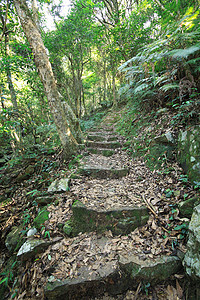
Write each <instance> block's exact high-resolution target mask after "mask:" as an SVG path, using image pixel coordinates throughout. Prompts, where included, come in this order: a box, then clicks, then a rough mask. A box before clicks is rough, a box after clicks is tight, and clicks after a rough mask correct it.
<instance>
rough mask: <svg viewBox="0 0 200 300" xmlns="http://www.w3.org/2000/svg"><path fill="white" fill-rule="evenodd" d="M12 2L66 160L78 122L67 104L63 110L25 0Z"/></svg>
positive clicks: (77, 131) (42, 44)
mask: <svg viewBox="0 0 200 300" xmlns="http://www.w3.org/2000/svg"><path fill="white" fill-rule="evenodd" d="M13 2H14V5H15V8H16V11H17V14H18V17H19V19H20V22H21V25H22V28H23V30H24V33H25V35H26V37H27V39H28V42H29V44H30V47H31V49H32V52H33V55H34V61H35V65H36V67H37V70H38V73H39V76H40V79H41V81H42V83H43V86H44V89H45V92H46V96H47V99H48V103H49V106H50V109H51V113H52V115H53V117H54V121H55V125H56V128H57V131H58V134H59V137H60V140H61V143H62V146H63V148H64V154H65V158H67V159H68V158H70V157H71V155H72V154H73V153H74V151H75V149H76V147H77V144H78V142H77V139H76V138H75V137H74V136H73V133H72V128H71V125H73V126H74V127H73V126H72V127H73V129H74V128H76V135H77V136H79V124H78V120H77V119H76V117H75V115H74V114H73V112H72V110H71V111H70V108H69V106H68V104H67V103H65V109H66V111H64V109H63V105H62V97H61V95H60V94H59V92H58V90H57V86H56V81H55V78H54V75H53V71H52V67H51V64H50V62H49V58H48V56H47V52H46V49H45V47H44V43H43V41H42V38H41V34H40V32H39V30H38V27H37V25H36V24H35V22H34V20H33V17H32V15H31V13H30V11H29V9H28V6H27V3H26V0H13ZM66 112H67V113H68V115H67V116H66V115H65V113H66ZM66 117H69V119H68V120H67V118H66Z"/></svg>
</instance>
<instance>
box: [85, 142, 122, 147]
mask: <svg viewBox="0 0 200 300" xmlns="http://www.w3.org/2000/svg"><path fill="white" fill-rule="evenodd" d="M86 146H87V147H90V148H103V149H117V148H120V147H121V144H120V143H119V142H93V141H91V142H90V141H88V142H87V143H86Z"/></svg>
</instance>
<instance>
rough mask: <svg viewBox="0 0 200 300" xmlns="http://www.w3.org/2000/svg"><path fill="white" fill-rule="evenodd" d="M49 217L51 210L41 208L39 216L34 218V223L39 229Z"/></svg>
mask: <svg viewBox="0 0 200 300" xmlns="http://www.w3.org/2000/svg"><path fill="white" fill-rule="evenodd" d="M48 219H49V212H48V211H47V210H46V209H45V210H41V211H40V212H39V214H38V216H37V217H36V218H35V219H34V221H33V223H34V226H35V227H36V228H37V229H40V227H41V226H42V225H43V224H44V222H45V221H47V220H48Z"/></svg>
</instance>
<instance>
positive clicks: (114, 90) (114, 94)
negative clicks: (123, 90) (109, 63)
mask: <svg viewBox="0 0 200 300" xmlns="http://www.w3.org/2000/svg"><path fill="white" fill-rule="evenodd" d="M112 92H113V106H114V107H117V96H116V85H115V74H112Z"/></svg>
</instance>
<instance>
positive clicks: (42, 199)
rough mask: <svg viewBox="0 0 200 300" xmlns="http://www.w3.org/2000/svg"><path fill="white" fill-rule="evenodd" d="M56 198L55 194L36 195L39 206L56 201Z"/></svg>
mask: <svg viewBox="0 0 200 300" xmlns="http://www.w3.org/2000/svg"><path fill="white" fill-rule="evenodd" d="M56 199H57V198H56V197H55V196H53V195H52V196H51V195H48V196H41V197H36V198H35V201H36V202H37V204H38V205H39V206H45V205H47V204H50V203H52V202H54V201H55V200H56Z"/></svg>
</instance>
